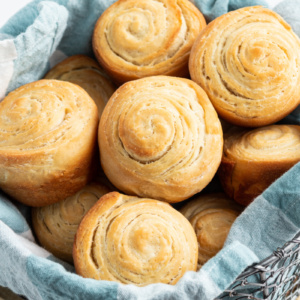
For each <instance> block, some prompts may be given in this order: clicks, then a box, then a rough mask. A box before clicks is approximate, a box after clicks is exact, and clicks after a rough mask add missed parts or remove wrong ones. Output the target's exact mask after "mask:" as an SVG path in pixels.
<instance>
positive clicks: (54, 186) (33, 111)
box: [0, 80, 98, 206]
mask: <svg viewBox="0 0 300 300" xmlns="http://www.w3.org/2000/svg"><path fill="white" fill-rule="evenodd" d="M97 127H98V112H97V107H96V105H95V103H94V101H93V100H92V99H91V98H90V97H89V95H88V94H87V93H86V92H85V91H84V90H83V89H82V88H80V87H79V86H77V85H74V84H72V83H69V82H63V81H57V80H39V81H36V82H32V83H29V84H26V85H24V86H21V87H20V88H18V89H16V90H15V91H13V92H11V93H10V94H8V96H7V97H5V98H4V100H3V101H2V102H1V103H0V141H1V142H0V188H1V189H2V190H3V191H5V192H6V193H7V194H9V195H11V196H12V197H13V198H15V199H16V200H18V201H20V202H23V203H24V204H27V205H29V206H44V205H48V204H51V203H55V202H57V201H60V200H63V199H64V198H66V197H68V196H70V195H72V194H74V193H75V192H77V191H78V190H79V189H80V188H82V187H83V186H85V185H86V183H87V182H88V180H89V179H90V170H91V161H92V157H93V154H94V151H95V145H96V133H97Z"/></svg>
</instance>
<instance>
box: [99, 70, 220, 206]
mask: <svg viewBox="0 0 300 300" xmlns="http://www.w3.org/2000/svg"><path fill="white" fill-rule="evenodd" d="M222 145H223V139H222V129H221V125H220V122H219V119H218V117H217V114H216V112H215V110H214V108H213V106H212V105H211V103H210V101H209V99H208V97H207V95H206V94H205V93H204V91H203V90H202V89H201V88H200V87H199V86H198V85H197V84H195V83H194V82H192V81H190V80H188V79H181V78H175V77H168V76H154V77H148V78H143V79H139V80H136V81H131V82H128V83H126V84H124V85H123V86H122V87H120V88H119V89H118V90H117V91H116V92H115V93H114V95H113V96H112V97H111V98H110V100H109V102H108V104H107V106H106V108H105V109H104V112H103V115H102V118H101V122H100V126H99V146H100V155H101V164H102V167H103V170H104V172H105V174H106V175H107V177H108V178H109V180H110V181H111V182H112V183H113V184H114V185H115V186H116V187H117V188H119V189H120V190H121V191H123V192H125V193H127V194H131V195H132V194H133V195H138V196H141V197H149V198H153V199H159V200H166V201H169V202H178V201H182V200H184V199H187V198H188V197H190V196H191V195H194V194H195V193H197V192H199V191H200V190H202V189H203V188H204V187H205V186H206V185H207V184H208V183H209V182H210V180H211V179H212V177H213V176H214V174H215V173H216V170H217V168H218V166H219V163H220V160H221V155H222Z"/></svg>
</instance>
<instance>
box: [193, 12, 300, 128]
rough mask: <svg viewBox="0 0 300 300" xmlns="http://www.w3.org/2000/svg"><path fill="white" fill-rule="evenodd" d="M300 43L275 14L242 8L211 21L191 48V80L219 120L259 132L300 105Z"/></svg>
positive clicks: (289, 28) (288, 27)
mask: <svg viewBox="0 0 300 300" xmlns="http://www.w3.org/2000/svg"><path fill="white" fill-rule="evenodd" d="M299 68H300V41H299V38H298V37H297V36H296V34H294V32H293V31H292V29H291V27H290V26H289V25H288V24H287V23H286V22H285V21H284V20H283V19H282V18H281V17H280V16H279V15H278V14H276V13H275V12H273V11H271V10H269V9H266V8H263V7H260V6H254V7H245V8H242V9H239V10H236V11H232V12H229V13H227V14H225V15H222V16H221V17H219V18H217V19H215V20H214V21H213V22H211V23H210V24H209V25H208V26H207V27H206V28H205V29H204V30H203V31H202V32H201V33H200V35H199V37H198V38H197V40H196V42H195V44H194V45H193V48H192V51H191V55H190V60H189V69H190V74H191V78H192V80H194V81H195V82H197V83H198V84H199V85H200V86H201V87H202V88H203V89H204V90H205V91H206V92H207V94H208V96H209V98H210V100H211V101H212V103H213V105H214V107H215V109H216V110H217V112H218V114H219V115H220V117H222V118H224V119H225V120H226V121H228V122H230V123H233V124H235V125H239V126H245V127H258V126H264V125H270V124H272V123H275V122H277V121H278V120H280V119H282V118H283V117H285V116H286V115H288V114H289V113H290V112H291V111H293V110H294V109H295V108H296V107H297V105H298V104H300V69H299Z"/></svg>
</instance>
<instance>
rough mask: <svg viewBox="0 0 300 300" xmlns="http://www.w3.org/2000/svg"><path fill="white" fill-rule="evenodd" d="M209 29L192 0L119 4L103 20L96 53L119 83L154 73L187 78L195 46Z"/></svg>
mask: <svg viewBox="0 0 300 300" xmlns="http://www.w3.org/2000/svg"><path fill="white" fill-rule="evenodd" d="M205 26H206V22H205V19H204V17H203V15H202V14H201V13H200V11H199V10H198V9H197V8H196V7H195V6H194V5H193V4H192V3H190V1H188V0H177V1H175V0H159V1H154V0H147V1H145V0H139V1H136V0H134V1H133V0H119V1H117V2H115V3H114V4H113V5H111V6H110V7H109V8H108V9H107V10H106V11H105V12H104V13H103V14H102V15H101V17H100V18H99V20H98V21H97V23H96V26H95V29H94V34H93V49H94V53H95V55H96V57H97V60H98V61H99V63H100V64H101V65H102V66H103V67H104V68H105V69H106V71H107V72H108V74H110V76H111V77H112V78H114V80H115V81H116V82H118V83H123V82H126V81H129V80H133V79H138V78H142V77H146V76H153V75H172V76H180V77H187V76H188V75H189V72H188V59H189V54H190V50H191V47H192V45H193V43H194V41H195V39H196V37H197V35H198V34H199V33H200V31H201V29H202V28H204V27H205Z"/></svg>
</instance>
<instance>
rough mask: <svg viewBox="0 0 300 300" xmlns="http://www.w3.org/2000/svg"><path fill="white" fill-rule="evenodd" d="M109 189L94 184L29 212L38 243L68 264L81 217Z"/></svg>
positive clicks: (71, 260) (70, 260) (102, 185)
mask: <svg viewBox="0 0 300 300" xmlns="http://www.w3.org/2000/svg"><path fill="white" fill-rule="evenodd" d="M110 191H111V190H110V189H109V188H108V187H107V186H106V185H104V184H101V183H99V182H97V183H96V182H94V183H90V184H88V185H86V186H85V187H84V188H82V189H81V190H80V191H78V192H77V193H76V194H74V195H72V196H70V197H68V198H66V199H64V200H62V201H60V202H58V203H54V204H52V205H48V206H44V207H37V208H33V209H32V225H33V229H34V232H35V234H36V236H37V238H38V240H39V242H40V244H41V245H42V246H43V247H44V248H45V249H47V250H48V251H49V252H51V253H52V254H53V255H55V256H56V257H58V258H60V259H62V260H65V261H67V262H70V263H72V262H73V257H72V251H73V243H74V237H75V234H76V231H77V228H78V226H79V223H80V221H81V220H82V218H83V216H84V215H85V214H86V213H87V212H88V210H89V209H90V208H91V207H92V206H93V205H94V204H95V203H96V202H97V201H98V200H99V198H101V197H102V196H103V195H105V194H107V193H109V192H110Z"/></svg>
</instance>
